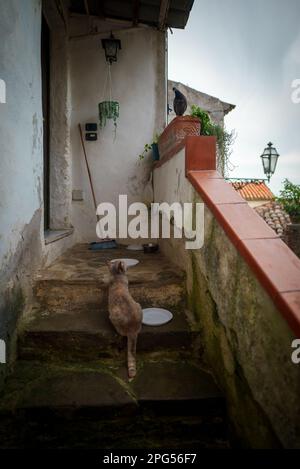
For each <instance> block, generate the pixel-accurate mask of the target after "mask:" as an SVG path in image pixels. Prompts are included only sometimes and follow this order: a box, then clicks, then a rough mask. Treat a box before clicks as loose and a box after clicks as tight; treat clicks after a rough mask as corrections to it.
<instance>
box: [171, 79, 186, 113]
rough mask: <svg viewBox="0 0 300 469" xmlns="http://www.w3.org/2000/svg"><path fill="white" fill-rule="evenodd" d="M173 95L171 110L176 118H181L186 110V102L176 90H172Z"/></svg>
mask: <svg viewBox="0 0 300 469" xmlns="http://www.w3.org/2000/svg"><path fill="white" fill-rule="evenodd" d="M173 91H174V93H175V98H174V101H173V108H174V111H175V114H176V116H183V114H184V113H185V111H186V108H187V100H186V97H185V96H184V95H183V94H182V93H181V92H180V91H179V90H178V89H177V88H175V86H174V88H173Z"/></svg>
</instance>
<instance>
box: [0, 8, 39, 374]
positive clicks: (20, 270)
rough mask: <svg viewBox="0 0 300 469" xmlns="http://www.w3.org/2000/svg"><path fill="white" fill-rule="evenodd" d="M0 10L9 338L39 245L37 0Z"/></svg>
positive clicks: (1, 204)
mask: <svg viewBox="0 0 300 469" xmlns="http://www.w3.org/2000/svg"><path fill="white" fill-rule="evenodd" d="M0 12H1V14H0V78H1V79H2V80H4V81H5V83H6V103H0V270H1V276H0V338H1V339H4V340H8V342H9V341H10V339H11V337H12V334H13V331H14V328H15V323H16V320H17V317H18V314H19V312H20V310H21V305H22V302H23V293H22V287H23V286H24V285H25V284H26V283H28V282H30V280H31V272H32V271H33V269H34V267H35V265H36V264H37V263H38V262H39V259H40V256H41V249H42V240H41V223H42V219H43V213H42V211H43V210H42V190H43V187H42V185H43V181H42V174H43V171H42V164H43V154H42V106H41V73H40V69H41V63H40V34H41V31H40V27H41V21H40V15H41V2H40V1H39V0H26V1H22V0H10V1H7V0H0ZM7 349H8V353H9V352H10V344H9V343H8V344H7ZM1 370H3V368H1ZM1 370H0V375H1ZM0 380H1V376H0Z"/></svg>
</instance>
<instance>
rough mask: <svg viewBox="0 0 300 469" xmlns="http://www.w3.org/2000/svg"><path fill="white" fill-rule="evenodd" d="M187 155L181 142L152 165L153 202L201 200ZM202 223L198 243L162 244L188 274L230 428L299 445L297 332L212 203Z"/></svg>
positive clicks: (248, 436) (250, 441)
mask: <svg viewBox="0 0 300 469" xmlns="http://www.w3.org/2000/svg"><path fill="white" fill-rule="evenodd" d="M184 157H185V155H184V150H182V151H181V152H180V153H178V154H177V155H176V156H175V157H173V158H172V159H170V160H169V161H167V162H166V163H165V164H164V165H162V166H161V167H159V168H157V169H155V171H154V192H155V202H161V201H166V202H169V203H171V202H174V201H182V202H190V201H193V202H199V203H201V202H202V200H201V198H200V196H199V195H198V193H197V192H196V191H195V190H194V189H193V187H192V186H191V184H190V183H189V181H188V180H187V178H186V177H185V164H184ZM204 227H205V236H204V246H203V247H202V248H201V249H199V250H186V249H185V245H184V241H183V240H181V239H170V240H164V241H161V242H160V247H161V249H162V250H163V252H164V253H165V254H166V255H167V256H168V257H169V258H170V261H171V262H175V263H176V264H177V265H178V266H179V267H180V268H183V269H184V270H185V272H186V274H187V291H188V303H189V319H190V322H191V324H192V327H193V328H195V329H197V330H199V331H201V333H202V343H201V350H199V352H201V356H202V358H203V357H204V360H205V361H206V362H207V364H208V365H209V366H210V367H211V368H212V369H213V370H214V375H215V377H216V379H217V381H218V384H219V385H220V387H221V389H222V390H223V392H224V394H225V396H226V398H227V403H228V411H229V417H230V422H231V428H232V432H233V435H236V436H237V438H238V440H239V444H242V445H243V446H245V447H251V448H276V447H280V446H284V447H287V448H299V447H300V402H299V393H300V368H299V365H295V364H293V363H292V361H291V353H292V350H293V349H292V348H291V343H292V340H293V339H294V338H295V335H294V334H293V332H292V331H291V329H290V327H289V326H288V324H287V322H286V321H285V319H284V318H283V317H282V315H281V313H280V311H279V310H278V308H277V307H276V306H275V304H274V303H273V301H272V298H271V297H270V296H269V295H268V293H267V292H266V291H265V289H264V288H263V287H262V285H261V284H260V282H259V281H258V279H257V278H256V276H255V274H254V273H253V271H252V270H251V269H250V267H249V266H248V264H247V263H246V262H245V260H244V259H243V258H242V256H241V255H240V254H239V252H238V251H237V249H236V248H235V247H234V245H233V244H232V242H231V241H230V239H229V238H228V236H227V234H226V233H225V231H224V230H223V228H222V227H221V226H220V224H219V222H218V221H217V220H216V218H215V217H214V215H213V214H212V212H211V211H210V210H209V209H208V207H207V206H205V224H204ZM202 354H203V355H202Z"/></svg>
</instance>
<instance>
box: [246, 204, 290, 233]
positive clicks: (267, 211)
mask: <svg viewBox="0 0 300 469" xmlns="http://www.w3.org/2000/svg"><path fill="white" fill-rule="evenodd" d="M254 210H255V211H256V212H257V213H258V214H259V215H260V216H261V217H262V218H263V219H264V220H265V222H266V223H267V224H268V225H269V226H270V228H272V229H273V230H274V231H275V232H276V233H277V234H278V235H279V236H283V235H284V232H285V230H286V227H287V225H289V224H290V223H291V219H290V216H289V215H288V213H286V212H285V211H284V209H283V208H282V207H281V205H280V204H279V203H278V202H274V201H273V202H268V203H267V204H264V205H260V206H259V207H255V209H254Z"/></svg>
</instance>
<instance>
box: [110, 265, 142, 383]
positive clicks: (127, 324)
mask: <svg viewBox="0 0 300 469" xmlns="http://www.w3.org/2000/svg"><path fill="white" fill-rule="evenodd" d="M107 266H108V268H109V271H110V273H111V280H110V285H109V293H108V310H109V319H110V320H111V322H112V324H113V325H114V327H115V329H116V330H117V332H118V333H119V334H120V335H122V336H126V337H127V366H128V376H129V378H133V377H134V376H135V375H136V343H137V336H138V333H139V332H140V330H141V327H142V308H141V306H140V305H139V303H136V301H134V299H133V298H132V296H131V294H130V293H129V289H128V278H127V275H126V265H125V263H124V262H122V261H115V262H109V261H108V262H107Z"/></svg>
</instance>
